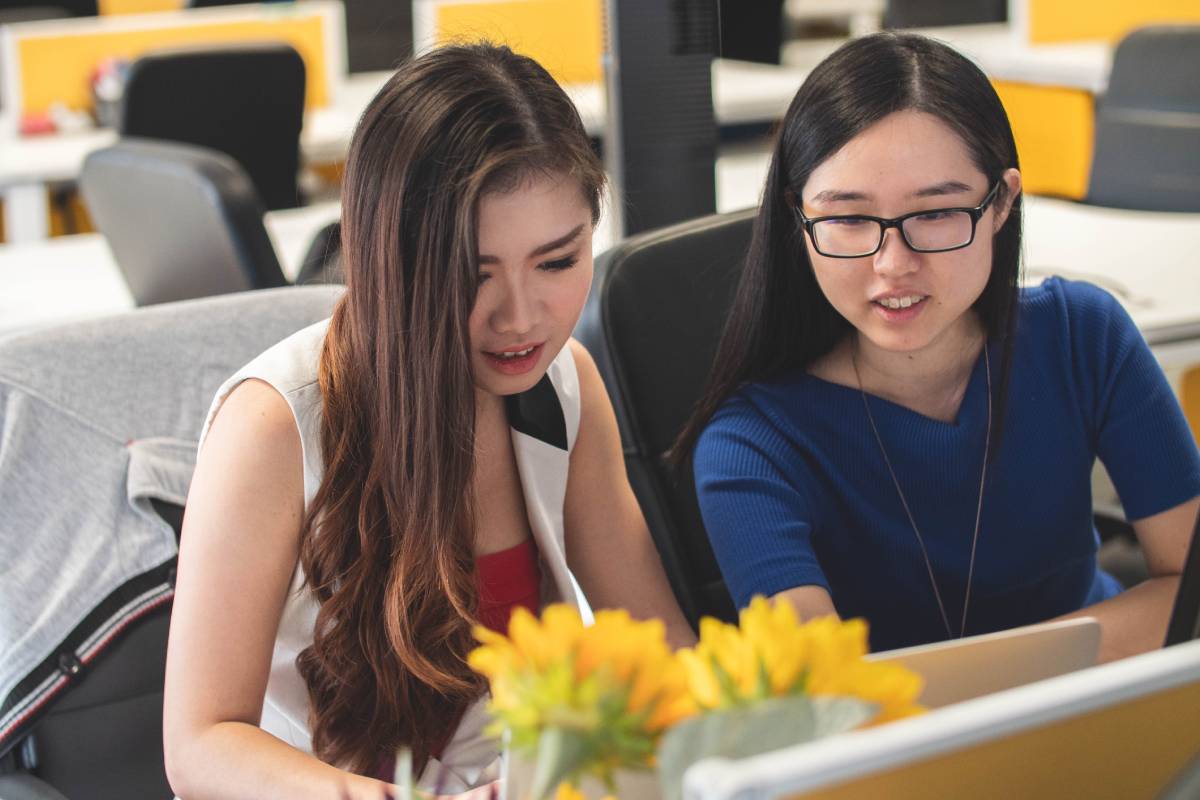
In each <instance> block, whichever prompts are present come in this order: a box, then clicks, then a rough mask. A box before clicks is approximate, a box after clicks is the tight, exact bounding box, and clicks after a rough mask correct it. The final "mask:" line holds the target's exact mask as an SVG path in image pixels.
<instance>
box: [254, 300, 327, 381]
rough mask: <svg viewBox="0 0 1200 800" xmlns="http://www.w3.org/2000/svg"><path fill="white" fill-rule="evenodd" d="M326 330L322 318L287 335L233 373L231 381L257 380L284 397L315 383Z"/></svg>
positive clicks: (325, 320) (325, 321) (325, 324)
mask: <svg viewBox="0 0 1200 800" xmlns="http://www.w3.org/2000/svg"><path fill="white" fill-rule="evenodd" d="M328 331H329V320H328V319H323V320H321V321H320V322H315V323H313V324H312V325H309V326H308V327H306V328H301V329H300V330H298V331H296V332H295V333H293V334H292V335H291V336H288V337H287V338H286V339H283V340H281V341H279V342H276V343H275V344H274V345H272V346H271V347H269V348H267V349H266V350H264V351H263V352H262V353H260V354H259V355H258V356H256V357H255V358H254V359H253V360H252V361H250V363H249V364H247V365H246V366H244V367H242V368H241V369H240V370H238V372H237V373H236V374H235V376H234V377H235V378H236V377H238V376H243V377H244V378H258V379H259V380H262V381H265V382H267V383H269V384H271V385H272V386H274V387H275V388H276V389H277V390H278V391H279V393H280V394H283V395H287V394H289V393H290V392H293V391H295V390H297V389H299V388H302V387H304V386H306V385H310V384H313V383H315V382H316V380H317V372H318V369H319V367H320V361H321V349H322V348H323V347H324V345H325V335H326V334H327V333H328Z"/></svg>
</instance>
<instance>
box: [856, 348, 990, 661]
mask: <svg viewBox="0 0 1200 800" xmlns="http://www.w3.org/2000/svg"><path fill="white" fill-rule="evenodd" d="M850 364H851V366H853V367H854V379H855V380H856V381H857V382H858V393H859V394H860V395H861V396H862V401H863V408H864V409H866V411H867V421H868V422H870V423H871V432H872V433H874V434H875V442H876V443H877V444H878V445H879V452H880V453H882V454H883V463H884V464H885V465H886V466H887V470H888V474H889V475H891V476H892V484H893V485H894V486H895V487H896V494H898V495H900V505H902V506H904V513H905V514H906V515H907V516H908V524H909V525H911V526H912V529H913V533H915V534H916V535H917V544H918V545H920V547H921V555H922V557H924V559H925V570H926V571H927V572H928V573H929V584H930V586H932V587H933V596H934V599H936V600H937V604H938V610H939V611H941V612H942V622H943V623H944V624H945V626H946V636H947V637H949V638H951V639H953V638H955V637H954V631H953V629H952V628H951V627H950V617H949V615H948V614H947V613H946V604H945V603H944V602H943V601H942V593H941V592H940V591H939V590H938V584H937V579H936V578H935V577H934V576H933V563H932V562H931V561H930V560H929V551H928V550H927V549H926V547H925V539H924V538H923V537H922V536H921V529H920V528H918V527H917V521H916V520H915V519H914V518H913V514H912V510H911V509H910V508H909V507H908V499H907V498H906V497H905V496H904V490H903V489H901V488H900V481H899V480H898V479H897V478H896V471H895V470H894V469H892V460H891V459H890V458H888V454H887V449H886V448H885V447H884V446H883V437H881V436H880V435H879V427H878V426H877V425H876V424H875V415H873V414H872V413H871V404H870V403H868V402H867V393H866V391H865V390H864V389H863V384H862V376H861V375H859V374H858V347H857V345H856V346H855V348H854V350H853V351H852V352H851V354H850ZM983 366H984V370H985V372H986V374H987V433H986V435H985V436H984V440H983V468H982V469H981V470H980V472H979V501H978V503H976V505H975V532H974V533H973V534H972V535H971V560H970V562H969V564H968V566H967V588H966V592H965V593H964V594H963V613H962V623H961V624H960V626H959V630H958V638H960V639H961V638H962V637H963V636H964V635H966V632H967V607H968V606H969V604H970V602H971V580H972V579H973V578H974V577H975V546H976V545H977V544H978V543H979V523H980V520H981V519H982V518H983V487H984V484H985V483H986V481H987V468H988V455H989V452H988V450H989V448H990V447H991V443H992V363H991V360H990V359H989V358H988V349H987V342H986V341H985V342H984V344H983ZM968 380H970V379H969V378H968ZM964 396H965V392H964Z"/></svg>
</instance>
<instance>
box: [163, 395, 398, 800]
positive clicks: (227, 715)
mask: <svg viewBox="0 0 1200 800" xmlns="http://www.w3.org/2000/svg"><path fill="white" fill-rule="evenodd" d="M303 512H304V480H303V469H302V456H301V447H300V436H299V433H298V432H297V430H296V425H295V422H294V420H293V417H292V413H291V410H290V409H289V408H288V406H287V403H286V401H285V400H284V399H283V397H281V396H280V395H279V394H278V392H276V391H275V390H274V389H273V388H271V387H270V386H269V385H267V384H265V383H262V382H260V381H254V380H251V381H247V382H245V383H243V384H242V385H241V386H239V387H237V388H236V389H235V390H234V391H233V392H232V393H231V394H230V396H229V398H228V399H227V400H226V402H225V404H224V406H223V407H222V408H221V411H220V413H219V414H218V415H217V417H216V419H215V420H214V423H213V426H212V429H211V430H210V432H209V434H208V437H207V439H206V441H205V443H204V447H203V450H202V451H201V454H200V458H199V462H198V463H197V465H196V472H195V476H194V477H193V479H192V485H191V491H190V493H189V495H188V502H187V513H186V517H185V519H184V526H183V534H182V537H181V543H180V552H179V570H178V580H177V583H176V590H175V603H174V609H173V611H172V614H171V634H170V644H169V646H168V648H167V675H166V688H165V691H164V711H163V738H164V750H165V755H166V767H167V776H168V779H169V780H170V783H171V787H172V788H173V789H174V790H175V791H176V792H177V793H178V794H179V795H180V796H181V797H183V798H185V800H203V799H204V798H230V799H232V798H254V799H255V800H266V799H267V798H329V800H333V799H334V798H340V797H348V798H354V799H355V800H357V799H358V798H373V799H374V800H380V799H381V798H383V797H384V796H385V790H386V789H387V785H386V784H383V783H381V782H379V781H375V780H371V779H369V778H364V777H362V776H358V775H352V774H350V773H347V772H343V771H341V770H339V769H336V768H334V767H332V766H330V765H328V764H325V763H323V762H321V761H320V760H319V759H317V758H315V757H313V756H311V755H309V754H307V753H303V752H301V751H299V750H297V749H295V748H293V747H291V746H290V745H288V744H286V743H284V742H283V741H281V740H280V739H277V738H276V737H274V736H272V735H271V734H269V733H267V732H265V731H263V730H262V729H260V728H259V727H258V723H259V719H260V716H261V714H262V707H263V695H264V693H265V691H266V685H267V677H268V673H269V669H270V664H271V653H272V650H273V648H274V642H275V636H276V631H277V629H278V627H279V619H280V615H281V613H282V611H283V605H284V600H285V599H286V595H287V592H288V588H289V585H290V582H291V580H292V575H293V573H294V571H295V567H296V562H297V557H298V552H299V535H300V524H301V519H302V516H303Z"/></svg>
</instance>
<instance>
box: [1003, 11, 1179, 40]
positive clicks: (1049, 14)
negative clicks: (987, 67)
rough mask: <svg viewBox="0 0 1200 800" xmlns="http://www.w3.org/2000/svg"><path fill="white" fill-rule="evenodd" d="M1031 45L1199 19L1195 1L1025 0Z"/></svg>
mask: <svg viewBox="0 0 1200 800" xmlns="http://www.w3.org/2000/svg"><path fill="white" fill-rule="evenodd" d="M1026 2H1027V4H1028V5H1027V14H1028V20H1029V41H1030V42H1031V43H1032V44H1046V43H1049V42H1070V41H1078V40H1084V39H1105V40H1107V41H1110V42H1113V43H1115V42H1117V41H1118V40H1119V39H1120V38H1121V37H1122V36H1124V35H1125V34H1127V33H1129V32H1130V31H1131V30H1133V29H1134V28H1140V27H1142V26H1143V25H1154V24H1158V23H1163V22H1200V2H1197V0H1136V2H1131V0H1026Z"/></svg>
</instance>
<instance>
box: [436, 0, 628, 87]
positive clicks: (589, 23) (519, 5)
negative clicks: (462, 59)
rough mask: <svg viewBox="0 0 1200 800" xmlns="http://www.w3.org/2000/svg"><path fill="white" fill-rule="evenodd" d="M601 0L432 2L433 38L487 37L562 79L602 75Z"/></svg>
mask: <svg viewBox="0 0 1200 800" xmlns="http://www.w3.org/2000/svg"><path fill="white" fill-rule="evenodd" d="M602 15H603V9H602V7H601V0H496V1H495V2H487V1H486V0H479V1H478V2H455V1H450V0H443V1H442V2H436V8H435V9H434V20H433V26H434V31H433V36H434V40H435V41H436V42H437V43H439V44H444V43H446V42H451V41H462V40H468V41H469V40H477V39H488V40H491V41H495V42H499V43H502V44H507V45H508V46H509V47H511V48H513V49H514V50H516V51H518V52H520V53H523V54H525V55H527V56H530V57H531V58H533V59H535V60H537V61H538V62H539V63H540V64H542V65H543V66H544V67H546V69H547V71H549V72H550V74H551V75H553V76H554V77H555V79H557V80H558V81H559V82H561V83H598V82H600V81H602V80H603V79H604V67H603V64H602V62H601V58H602V56H603V53H604V32H603V25H602Z"/></svg>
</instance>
